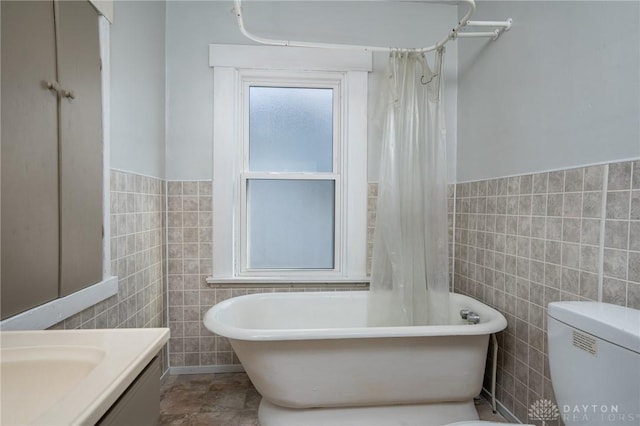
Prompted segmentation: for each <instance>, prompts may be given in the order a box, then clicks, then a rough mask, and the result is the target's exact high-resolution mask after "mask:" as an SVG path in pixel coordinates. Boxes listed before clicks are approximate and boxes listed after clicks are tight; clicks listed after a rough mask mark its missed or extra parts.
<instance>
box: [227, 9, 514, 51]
mask: <svg viewBox="0 0 640 426" xmlns="http://www.w3.org/2000/svg"><path fill="white" fill-rule="evenodd" d="M400 1H403V0H400ZM406 1H416V0H406ZM417 1H418V2H428V3H443V1H442V0H440V1H438V0H417ZM453 2H455V3H467V5H468V6H469V9H468V10H467V12H466V13H465V15H464V17H463V18H462V19H461V20H460V22H458V24H457V25H456V26H455V27H453V29H452V30H451V31H450V32H449V34H448V35H447V37H446V38H443V39H442V40H440V41H439V42H437V43H436V44H434V45H431V46H427V47H418V48H396V47H381V46H364V45H354V44H339V43H314V42H308V41H292V40H278V39H272V38H267V37H260V36H257V35H255V34H252V33H250V32H249V31H248V30H247V29H246V28H245V26H244V19H243V17H242V0H234V5H235V6H234V13H235V15H236V20H237V21H238V28H240V32H242V34H243V35H244V36H245V37H247V38H248V39H249V40H252V41H255V42H257V43H261V44H268V45H271V46H293V47H316V48H327V49H343V50H364V51H368V52H391V51H398V50H400V51H415V52H431V51H433V50H437V49H440V48H441V47H443V46H444V45H445V44H447V43H448V42H449V41H450V40H455V39H457V38H471V37H491V38H492V39H493V40H496V39H497V38H498V37H500V34H502V33H503V32H505V31H509V29H510V28H511V24H512V20H511V18H509V19H507V20H506V21H470V20H469V18H471V15H473V13H474V12H475V10H476V2H475V1H474V0H458V1H456V0H447V1H444V3H453ZM467 27H490V28H495V29H494V30H493V31H485V32H463V31H460V30H461V29H463V28H467Z"/></svg>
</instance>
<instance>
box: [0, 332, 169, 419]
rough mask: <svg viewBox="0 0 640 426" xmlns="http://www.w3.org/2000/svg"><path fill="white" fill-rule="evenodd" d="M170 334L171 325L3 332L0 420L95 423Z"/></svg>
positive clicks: (1, 344)
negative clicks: (169, 326)
mask: <svg viewBox="0 0 640 426" xmlns="http://www.w3.org/2000/svg"><path fill="white" fill-rule="evenodd" d="M168 339H169V329H167V328H137V329H101V330H44V331H3V332H0V351H1V352H0V365H1V370H0V384H1V390H0V392H1V393H0V395H1V398H0V399H1V400H2V406H1V415H0V416H1V417H0V423H1V424H2V425H12V424H15V425H18V424H19V425H26V424H28V425H93V424H95V423H96V422H97V421H98V420H100V418H101V417H102V416H103V415H104V414H105V413H106V412H107V410H108V409H109V408H110V407H111V406H112V405H113V404H114V403H115V402H116V400H117V399H118V398H119V397H120V395H121V394H122V393H123V392H124V391H125V390H126V389H127V388H128V387H129V385H130V384H131V383H133V381H134V380H135V379H136V377H137V376H138V375H139V374H140V373H141V372H142V371H143V370H144V368H145V367H146V366H147V364H149V362H151V360H152V359H153V357H155V356H156V354H157V353H158V352H159V351H160V350H161V349H162V347H163V346H164V344H165V343H166V342H167V340H168ZM158 385H159V384H158Z"/></svg>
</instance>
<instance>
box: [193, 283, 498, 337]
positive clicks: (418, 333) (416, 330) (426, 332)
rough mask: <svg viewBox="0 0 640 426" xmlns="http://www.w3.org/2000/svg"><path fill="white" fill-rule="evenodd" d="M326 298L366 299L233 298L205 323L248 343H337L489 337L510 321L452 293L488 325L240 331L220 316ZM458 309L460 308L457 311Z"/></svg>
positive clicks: (290, 295)
mask: <svg viewBox="0 0 640 426" xmlns="http://www.w3.org/2000/svg"><path fill="white" fill-rule="evenodd" d="M322 295H328V296H333V297H340V296H348V297H352V298H353V297H366V296H367V295H368V293H367V292H364V291H321V292H289V293H256V294H248V295H243V296H237V297H232V298H230V299H227V300H224V301H222V302H220V303H217V304H215V305H214V306H212V307H211V308H209V309H208V310H207V312H206V313H205V315H204V318H203V322H204V325H205V327H206V328H207V329H208V330H210V331H212V332H213V333H215V334H217V335H219V336H223V337H226V338H228V339H235V340H245V341H288V340H329V339H331V340H334V339H370V338H396V337H445V336H477V335H489V334H493V333H497V332H499V331H502V330H504V329H505V328H506V327H507V320H506V318H505V317H504V315H502V314H501V313H500V312H498V311H497V310H495V309H493V308H491V307H490V306H487V305H486V304H484V303H482V302H480V301H479V300H476V299H474V298H472V297H469V296H466V295H463V294H459V293H449V295H450V298H451V299H450V302H449V303H450V305H451V306H452V307H456V306H462V307H463V308H468V309H471V310H474V311H475V312H476V313H478V314H480V316H481V318H482V317H484V318H486V317H487V316H489V317H490V318H489V320H488V321H483V322H480V323H479V324H453V325H427V326H397V327H349V328H346V327H345V328H296V329H285V328H277V329H256V328H240V327H237V326H234V325H230V324H228V323H225V322H224V321H222V320H220V318H219V314H220V313H221V312H223V311H224V310H225V309H229V308H230V307H232V306H233V305H234V304H238V303H242V301H244V300H247V299H249V298H251V299H260V298H263V299H268V298H274V297H279V298H284V299H294V298H305V299H308V298H313V297H318V296H322ZM456 309H457V308H456Z"/></svg>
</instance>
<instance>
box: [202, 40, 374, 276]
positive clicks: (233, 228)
mask: <svg viewBox="0 0 640 426" xmlns="http://www.w3.org/2000/svg"><path fill="white" fill-rule="evenodd" d="M209 51H210V52H209V53H210V55H209V57H210V60H209V62H210V66H211V67H213V68H214V114H213V115H214V117H213V124H214V125H213V127H214V131H213V241H214V242H213V275H212V276H211V277H209V278H208V280H207V281H208V282H210V283H227V282H251V283H253V282H274V283H283V282H286V283H290V282H291V283H294V282H364V281H367V278H366V245H367V241H366V236H367V84H368V83H367V78H368V72H369V71H371V64H372V58H371V54H370V53H368V52H355V53H354V52H342V51H331V50H323V49H306V48H283V47H272V46H238V45H210V46H209ZM250 85H253V86H274V87H332V88H334V155H333V161H334V169H333V173H268V172H265V173H257V172H249V171H248V158H247V156H248V149H247V146H246V144H247V143H248V140H247V137H246V136H247V134H248V131H247V130H248V118H247V117H248V111H247V110H246V108H248V102H247V101H248V87H249V86H250ZM338 92H339V93H338ZM335 120H338V121H335ZM252 178H263V179H288V178H304V179H332V180H333V179H335V181H336V187H335V190H336V203H335V211H336V218H335V232H336V235H335V237H336V238H335V262H334V269H332V270H326V269H322V270H249V269H248V268H247V249H246V244H244V242H246V241H247V240H246V238H247V235H246V182H247V179H252Z"/></svg>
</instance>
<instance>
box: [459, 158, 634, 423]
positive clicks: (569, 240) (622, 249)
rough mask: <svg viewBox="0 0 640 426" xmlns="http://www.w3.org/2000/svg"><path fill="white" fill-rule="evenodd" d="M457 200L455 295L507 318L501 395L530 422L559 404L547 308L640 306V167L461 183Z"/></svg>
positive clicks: (630, 165) (616, 165)
mask: <svg viewBox="0 0 640 426" xmlns="http://www.w3.org/2000/svg"><path fill="white" fill-rule="evenodd" d="M455 195H456V197H455V219H456V224H455V225H456V226H455V232H454V236H455V277H454V279H455V283H454V285H455V289H456V291H458V292H461V293H464V294H468V295H471V296H473V297H475V298H477V299H480V300H482V301H483V302H485V303H487V304H488V305H491V306H493V307H494V308H496V309H498V310H499V311H500V312H502V313H503V314H504V315H505V317H506V318H507V321H508V327H507V329H506V330H505V331H504V332H502V333H500V335H499V344H500V347H501V349H502V350H501V351H500V355H499V365H498V384H497V390H496V393H497V398H498V400H499V401H500V402H501V403H502V404H503V405H504V406H505V407H506V408H507V409H508V410H509V411H511V412H512V413H513V414H515V416H516V417H518V419H520V420H521V421H523V422H527V421H528V418H527V413H528V411H527V410H528V408H529V406H530V405H531V404H532V403H534V402H535V401H536V400H538V399H542V398H545V399H551V400H554V396H553V390H552V387H551V380H550V373H549V366H548V350H547V349H548V348H547V336H546V314H547V309H546V306H547V305H548V303H550V302H553V301H559V300H596V301H599V300H600V301H604V302H610V303H615V304H618V305H622V306H630V307H634V308H636V309H638V308H640V161H635V162H623V163H613V164H608V165H600V166H592V167H584V168H576V169H569V170H561V171H555V172H549V173H539V174H533V175H523V176H515V177H508V178H501V179H494V180H485V181H479V182H469V183H461V184H457V186H456V194H455ZM603 222H604V223H603ZM602 225H604V227H603V226H602ZM601 249H603V250H602V252H603V255H602V256H601V254H600V253H601ZM547 424H551V423H549V422H547Z"/></svg>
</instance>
